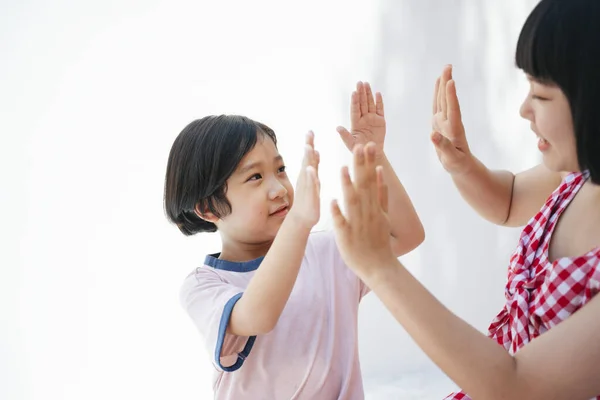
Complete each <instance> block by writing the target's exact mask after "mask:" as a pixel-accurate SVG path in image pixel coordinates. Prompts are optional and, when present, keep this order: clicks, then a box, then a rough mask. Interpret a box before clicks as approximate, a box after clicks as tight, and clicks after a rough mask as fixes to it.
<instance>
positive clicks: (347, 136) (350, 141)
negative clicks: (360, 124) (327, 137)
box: [336, 126, 354, 151]
mask: <svg viewBox="0 0 600 400" xmlns="http://www.w3.org/2000/svg"><path fill="white" fill-rule="evenodd" d="M336 130H337V132H338V133H339V134H340V137H341V138H342V141H343V142H344V144H345V145H346V147H347V148H348V150H350V151H352V149H353V148H354V136H352V134H351V133H350V132H348V130H347V129H346V128H344V127H343V126H338V127H337V128H336Z"/></svg>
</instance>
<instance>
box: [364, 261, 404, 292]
mask: <svg viewBox="0 0 600 400" xmlns="http://www.w3.org/2000/svg"><path fill="white" fill-rule="evenodd" d="M403 271H406V270H405V269H404V266H403V265H402V264H401V263H400V261H398V259H397V258H391V259H389V260H386V261H384V262H382V263H380V264H378V266H377V267H375V268H372V269H371V270H370V271H367V272H366V273H364V274H362V275H363V276H361V279H362V280H363V282H365V284H366V285H367V286H368V287H369V288H370V289H371V290H373V291H375V290H376V289H377V288H378V287H381V286H382V285H386V284H388V283H390V282H393V281H394V280H396V279H397V276H398V274H402V272H403Z"/></svg>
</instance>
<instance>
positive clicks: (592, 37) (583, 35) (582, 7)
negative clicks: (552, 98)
mask: <svg viewBox="0 0 600 400" xmlns="http://www.w3.org/2000/svg"><path fill="white" fill-rule="evenodd" d="M515 58H516V64H517V67H519V68H520V69H522V70H523V71H524V72H526V73H527V74H529V75H531V76H532V77H533V78H535V79H536V80H538V81H540V82H542V83H547V84H553V85H556V86H558V87H559V88H560V89H561V90H562V91H563V93H564V94H565V96H566V98H567V100H568V102H569V105H570V107H571V114H572V116H573V128H574V131H575V143H576V148H577V159H578V162H579V168H580V169H581V170H589V171H590V174H591V180H592V182H594V183H596V184H600V111H599V109H600V1H598V0H542V1H540V3H539V4H538V5H537V6H536V7H535V9H534V10H533V11H532V13H531V14H530V15H529V17H528V18H527V21H526V22H525V25H524V26H523V29H522V30H521V34H520V36H519V41H518V44H517V51H516V57H515Z"/></svg>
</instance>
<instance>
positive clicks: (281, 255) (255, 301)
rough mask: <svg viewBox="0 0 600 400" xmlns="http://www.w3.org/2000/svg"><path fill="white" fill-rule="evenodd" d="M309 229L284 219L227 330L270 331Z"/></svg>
mask: <svg viewBox="0 0 600 400" xmlns="http://www.w3.org/2000/svg"><path fill="white" fill-rule="evenodd" d="M309 234H310V230H309V229H306V228H305V227H304V225H303V224H300V223H295V221H294V219H293V217H292V215H288V217H287V218H286V219H285V221H284V222H283V224H282V225H281V228H280V229H279V232H278V233H277V236H276V237H275V240H274V241H273V244H272V245H271V248H270V250H269V252H268V253H267V255H266V256H265V258H264V260H263V261H262V263H261V264H260V268H258V269H257V270H256V273H255V275H254V277H253V278H252V280H251V281H250V284H249V285H248V287H247V288H246V290H245V291H244V294H243V295H242V297H241V298H240V300H238V302H237V303H236V305H235V306H234V308H233V311H232V314H231V320H230V324H229V330H230V332H231V333H234V334H237V335H243V336H251V335H257V334H264V333H267V332H269V331H271V330H272V329H273V328H274V327H275V325H276V324H277V321H278V320H279V316H280V315H281V312H282V311H283V308H284V307H285V304H286V303H287V300H288V298H289V296H290V293H291V292H292V289H293V287H294V283H295V282H296V278H297V276H298V271H299V270H300V265H301V264H302V258H303V257H304V252H305V249H306V243H307V241H308V236H309Z"/></svg>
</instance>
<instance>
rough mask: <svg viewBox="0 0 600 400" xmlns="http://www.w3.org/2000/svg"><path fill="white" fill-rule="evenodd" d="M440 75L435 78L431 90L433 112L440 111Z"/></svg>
mask: <svg viewBox="0 0 600 400" xmlns="http://www.w3.org/2000/svg"><path fill="white" fill-rule="evenodd" d="M439 96H440V77H439V76H438V78H437V79H436V80H435V89H434V90H433V109H432V111H433V114H437V112H438V111H440V99H439Z"/></svg>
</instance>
